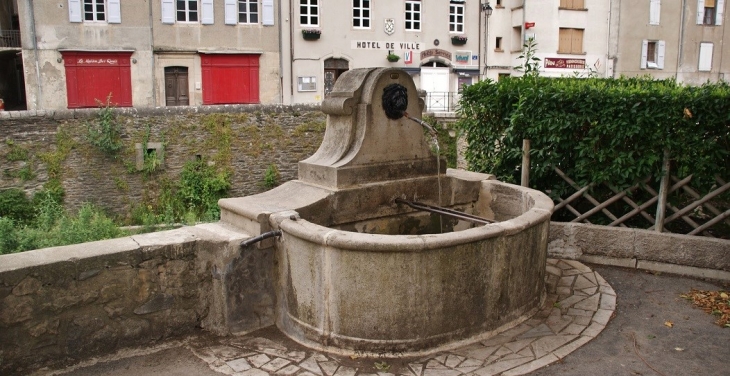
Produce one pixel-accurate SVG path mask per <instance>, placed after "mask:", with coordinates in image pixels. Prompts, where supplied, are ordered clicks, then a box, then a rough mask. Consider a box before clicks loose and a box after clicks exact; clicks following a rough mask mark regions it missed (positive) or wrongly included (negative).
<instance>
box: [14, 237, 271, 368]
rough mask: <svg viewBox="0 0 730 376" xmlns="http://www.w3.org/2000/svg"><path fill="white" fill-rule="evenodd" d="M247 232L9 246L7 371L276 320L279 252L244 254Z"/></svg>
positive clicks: (253, 326) (248, 327) (258, 326)
mask: <svg viewBox="0 0 730 376" xmlns="http://www.w3.org/2000/svg"><path fill="white" fill-rule="evenodd" d="M246 237H247V235H245V234H242V233H239V232H236V231H233V230H229V229H228V228H225V227H223V226H222V225H219V224H205V225H200V226H195V227H186V228H182V229H178V230H172V231H165V232H159V233H152V234H145V235H138V236H132V237H127V238H119V239H113V240H105V241H99V242H92V243H85V244H79V245H72V246H64V247H55V248H47V249H41V250H36V251H29V252H23V253H18V254H11V255H0V374H3V375H7V374H22V373H25V372H26V371H27V370H28V367H33V368H38V367H40V366H43V365H51V364H52V365H56V366H58V365H62V364H64V363H73V362H77V361H79V360H80V359H88V358H90V357H93V356H95V355H99V354H104V353H110V352H113V351H115V350H117V349H120V348H123V347H129V346H140V345H142V346H150V345H153V344H154V343H156V342H159V341H163V340H166V339H170V338H175V337H180V336H185V335H187V334H190V333H192V332H193V331H195V330H196V328H201V327H202V328H204V329H206V330H208V331H210V332H213V333H216V334H220V335H226V334H229V333H230V330H231V328H233V329H236V330H253V329H258V328H260V327H264V326H269V325H272V324H273V322H274V316H273V301H274V293H273V291H272V290H271V289H272V287H271V283H272V281H273V274H272V273H273V271H272V270H270V269H271V268H272V267H273V266H272V265H273V262H272V258H273V256H272V253H271V252H268V253H266V252H258V251H257V252H256V253H253V254H240V253H239V252H240V247H239V244H240V242H241V240H242V239H244V238H246ZM231 273H236V274H235V278H232V276H231V275H230V274H231ZM242 303H243V304H242Z"/></svg>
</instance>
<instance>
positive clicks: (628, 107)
mask: <svg viewBox="0 0 730 376" xmlns="http://www.w3.org/2000/svg"><path fill="white" fill-rule="evenodd" d="M459 114H460V115H461V117H462V119H461V120H460V122H459V127H460V128H461V129H462V130H463V131H464V132H465V134H466V137H467V142H468V149H467V151H466V159H467V161H468V162H469V166H470V169H473V170H476V171H483V172H490V173H494V174H496V175H497V176H498V177H499V178H500V179H503V180H506V181H512V182H514V181H516V180H517V179H518V177H519V174H520V165H521V154H522V150H521V149H522V140H523V139H530V140H531V151H530V155H531V160H532V161H531V162H532V166H531V172H530V175H531V179H530V180H531V186H532V187H534V188H538V189H541V190H551V191H552V192H553V195H560V194H561V193H562V191H565V190H566V189H567V186H566V183H564V182H563V181H562V179H560V178H559V177H557V175H556V174H555V173H554V172H553V167H554V166H558V167H560V169H561V170H563V171H564V172H565V173H566V174H567V175H568V176H570V177H572V178H573V179H574V180H575V181H576V182H577V183H578V184H580V185H581V186H583V185H587V184H589V183H604V182H609V183H610V184H611V185H612V186H614V187H616V188H617V189H623V188H626V187H629V186H631V185H633V184H635V183H636V182H639V181H641V180H643V179H645V178H646V177H648V176H652V177H654V178H655V179H658V178H660V177H661V176H662V173H661V165H662V156H663V152H664V150H665V149H667V150H669V151H670V155H671V158H672V171H673V172H674V173H675V174H676V175H678V176H687V175H689V174H693V175H694V176H693V181H694V183H693V186H697V187H700V188H703V189H707V188H708V187H709V186H711V185H712V184H714V175H715V174H720V175H723V176H729V175H730V158H729V157H730V156H729V155H728V154H730V153H729V150H730V132H729V130H730V85H729V84H728V83H724V82H721V83H715V84H710V83H708V84H705V85H702V86H699V87H689V86H682V85H679V84H677V83H676V82H675V81H673V80H662V81H654V80H651V79H648V78H620V79H596V78H587V79H579V78H545V77H531V79H515V78H506V79H502V80H500V81H498V82H493V81H489V80H487V81H483V82H480V83H478V84H475V85H472V86H470V87H468V88H466V89H465V90H464V92H463V94H462V97H461V102H460V105H459Z"/></svg>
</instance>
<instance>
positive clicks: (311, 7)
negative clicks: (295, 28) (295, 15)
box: [299, 0, 320, 27]
mask: <svg viewBox="0 0 730 376" xmlns="http://www.w3.org/2000/svg"><path fill="white" fill-rule="evenodd" d="M319 2H320V0H299V26H304V27H319V23H320V17H319V7H320V3H319ZM304 7H306V8H307V13H306V14H302V8H304ZM305 17H306V20H307V22H302V19H303V18H305ZM313 19H316V22H312V20H313Z"/></svg>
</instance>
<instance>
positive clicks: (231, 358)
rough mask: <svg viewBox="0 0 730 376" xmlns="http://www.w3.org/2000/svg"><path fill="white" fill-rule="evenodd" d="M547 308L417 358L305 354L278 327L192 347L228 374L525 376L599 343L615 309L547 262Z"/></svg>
mask: <svg viewBox="0 0 730 376" xmlns="http://www.w3.org/2000/svg"><path fill="white" fill-rule="evenodd" d="M546 280H547V281H546V282H547V292H548V294H547V299H546V302H545V305H544V306H543V307H544V308H543V309H542V310H541V311H540V312H538V313H537V314H536V315H535V316H533V318H531V319H530V320H528V321H526V322H524V323H522V324H520V325H517V326H516V327H514V328H512V329H509V330H507V331H504V332H502V333H500V334H498V335H496V336H494V337H491V338H489V339H487V340H484V341H481V342H476V343H473V344H470V345H466V346H464V347H460V348H457V349H454V350H450V351H445V352H441V353H437V354H432V355H430V356H426V357H420V358H410V359H408V358H397V359H392V358H391V359H385V358H384V359H380V360H377V359H376V360H373V359H372V358H370V359H364V358H363V359H360V358H357V357H338V356H334V355H330V354H326V353H320V352H316V351H312V350H308V349H306V348H303V347H301V346H299V345H297V344H295V343H294V342H292V341H290V340H288V339H286V338H285V337H284V336H283V335H282V334H281V333H278V331H277V330H276V329H275V328H268V329H266V330H263V331H260V332H254V333H252V334H250V335H248V336H244V337H233V338H223V339H219V340H218V343H217V344H211V343H210V342H209V341H202V342H200V343H195V342H191V343H189V347H190V349H191V350H192V351H193V352H194V353H195V354H196V355H197V356H198V357H200V358H201V359H202V360H204V361H205V362H206V363H207V364H208V365H209V367H210V368H211V369H212V370H214V371H216V372H220V373H223V374H227V375H235V376H262V375H282V376H290V375H298V376H315V375H317V376H355V375H360V376H366V375H375V374H378V375H380V376H386V375H408V376H457V375H464V374H468V375H472V374H473V375H479V376H487V375H500V374H501V375H522V374H525V373H528V372H531V371H534V370H536V369H539V368H541V367H544V366H546V365H548V364H550V363H553V362H556V361H558V360H559V359H561V358H563V357H565V356H567V355H568V354H570V353H571V352H573V351H574V350H576V349H577V348H579V347H580V346H582V345H584V344H586V343H587V342H588V341H590V340H591V339H593V338H594V337H595V336H597V335H598V334H599V333H600V332H601V331H602V330H603V328H604V327H605V326H606V324H607V323H608V321H609V320H610V318H611V316H612V315H613V312H614V309H615V308H616V294H615V293H614V291H613V289H612V288H611V286H609V284H608V283H607V282H606V281H605V280H604V279H603V278H602V277H601V276H600V275H599V274H598V273H595V272H593V271H592V270H591V269H590V268H588V267H587V266H585V265H583V264H582V263H580V262H577V261H568V260H556V259H550V260H548V264H547V273H546Z"/></svg>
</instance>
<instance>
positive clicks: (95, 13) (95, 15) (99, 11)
mask: <svg viewBox="0 0 730 376" xmlns="http://www.w3.org/2000/svg"><path fill="white" fill-rule="evenodd" d="M84 21H106V10H105V9H104V0H84Z"/></svg>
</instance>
